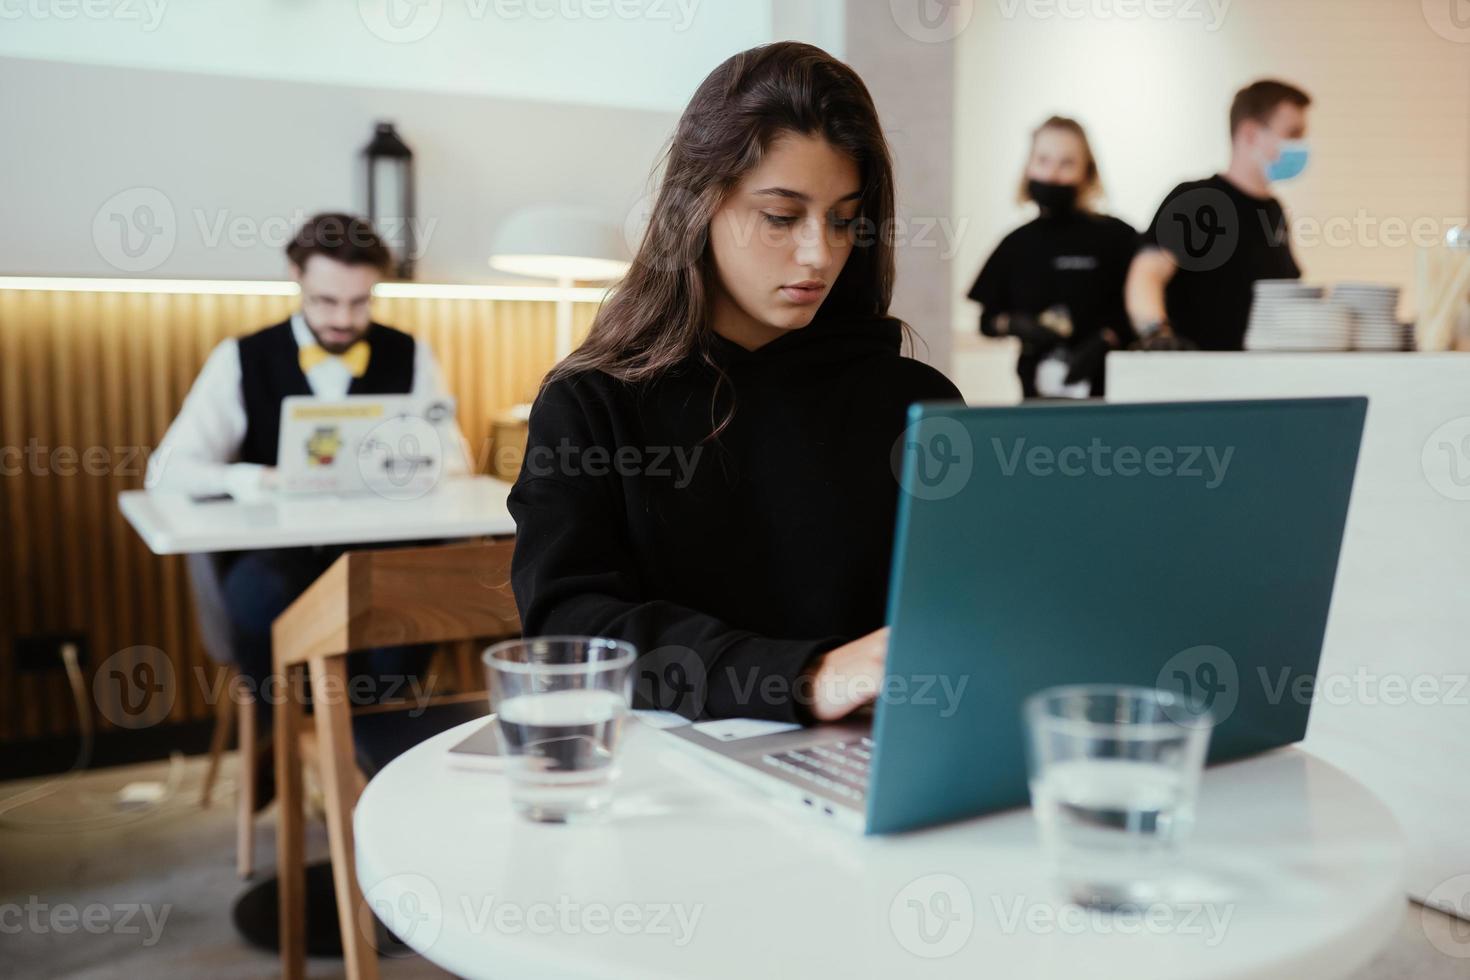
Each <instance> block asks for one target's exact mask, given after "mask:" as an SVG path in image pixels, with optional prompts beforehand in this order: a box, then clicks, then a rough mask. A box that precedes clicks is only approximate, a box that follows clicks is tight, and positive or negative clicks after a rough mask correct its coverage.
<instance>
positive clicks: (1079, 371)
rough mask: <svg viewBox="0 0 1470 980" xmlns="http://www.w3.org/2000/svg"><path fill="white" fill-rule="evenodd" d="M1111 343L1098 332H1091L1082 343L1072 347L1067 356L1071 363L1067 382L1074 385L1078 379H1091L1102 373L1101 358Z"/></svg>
mask: <svg viewBox="0 0 1470 980" xmlns="http://www.w3.org/2000/svg"><path fill="white" fill-rule="evenodd" d="M1112 349H1113V345H1112V344H1110V343H1108V339H1107V338H1106V337H1105V336H1103V335H1102V334H1100V333H1097V334H1093V335H1092V336H1091V337H1088V338H1087V339H1086V340H1084V341H1082V343H1080V344H1078V345H1077V346H1076V347H1074V348H1072V352H1071V354H1070V356H1069V357H1068V358H1067V360H1068V362H1069V364H1070V365H1071V366H1070V368H1069V370H1068V371H1067V384H1069V385H1074V384H1076V383H1077V382H1079V381H1091V380H1092V379H1093V378H1095V377H1097V376H1098V375H1099V374H1101V373H1102V364H1103V358H1104V357H1106V356H1107V354H1108V351H1110V350H1112Z"/></svg>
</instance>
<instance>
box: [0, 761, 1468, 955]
mask: <svg viewBox="0 0 1470 980" xmlns="http://www.w3.org/2000/svg"><path fill="white" fill-rule="evenodd" d="M232 768H233V767H232V764H231V763H230V762H227V763H226V765H225V767H224V773H223V778H222V780H221V785H220V786H219V788H218V790H217V797H216V799H217V802H216V803H215V805H214V806H213V807H212V808H210V809H209V810H201V809H200V808H199V806H198V802H197V801H198V796H199V786H200V783H201V781H202V778H203V772H204V766H203V759H202V758H197V757H196V758H192V759H188V760H181V762H180V763H179V764H178V766H177V769H176V770H175V771H174V773H173V779H174V780H175V783H174V790H173V792H172V793H171V794H170V795H168V796H167V797H166V798H165V799H164V800H163V801H162V802H161V803H158V804H156V805H154V806H153V807H151V808H149V809H145V810H140V811H136V812H132V813H129V812H119V811H118V809H117V807H116V804H115V802H114V794H115V793H116V792H117V791H118V790H119V789H121V788H122V787H123V786H124V785H126V784H128V783H132V782H141V781H159V782H167V780H168V779H169V778H170V764H169V763H150V764H147V765H142V766H132V767H126V768H117V769H107V770H102V771H99V772H95V773H89V774H86V775H83V776H80V777H78V778H75V779H71V780H69V781H66V782H64V783H60V784H57V783H56V782H55V781H54V780H27V781H17V782H13V783H6V784H0V977H17V978H20V977H24V978H27V980H30V978H39V977H96V978H104V977H107V978H110V977H115V976H118V975H129V976H139V977H147V978H149V980H172V978H175V977H179V978H185V977H187V978H194V977H209V978H210V980H234V978H247V977H248V978H257V977H264V976H271V975H273V974H275V973H276V972H277V963H276V959H275V957H274V956H273V955H271V954H268V953H263V952H260V951H257V950H255V949H253V948H251V947H249V946H247V945H246V944H245V943H244V942H243V941H242V940H241V939H240V938H239V937H238V936H237V935H236V933H235V931H234V928H233V926H232V925H231V924H230V907H231V904H232V902H233V900H234V898H235V896H236V895H237V894H239V892H240V891H241V890H242V889H243V888H244V887H245V885H244V883H243V882H242V881H241V880H240V879H239V878H238V877H236V875H235V870H234V810H233V806H232V792H233V791H232V786H231V785H230V783H229V776H230V773H231V771H232ZM47 784H50V785H52V786H53V787H55V788H54V791H53V792H51V793H50V795H48V796H46V797H44V798H42V799H40V800H38V801H36V802H34V803H32V804H30V805H27V806H24V807H20V808H18V809H10V808H8V806H7V802H6V801H9V800H14V799H16V798H17V794H19V793H22V792H28V791H31V790H33V789H34V788H36V787H39V786H44V785H47ZM80 819H85V820H87V821H88V825H87V826H78V825H77V824H76V821H78V820H80ZM22 821H23V822H25V823H27V824H29V825H30V826H27V827H23V828H22V827H17V826H15V824H16V823H18V822H22ZM273 827H274V820H273V819H272V818H271V817H270V815H269V814H268V815H267V816H266V818H265V819H263V820H261V821H260V822H259V825H258V829H257V838H256V840H257V845H256V846H257V867H258V868H260V869H261V870H262V871H263V872H264V871H268V870H269V869H270V868H271V867H272V866H273V864H274V861H275V854H274V851H273V849H272V838H273ZM307 853H308V856H309V857H310V858H313V859H314V858H317V857H325V855H326V839H325V831H324V828H323V827H322V825H321V824H320V822H313V823H312V824H311V825H310V831H309V836H308V839H307ZM15 906H20V907H21V912H20V913H19V915H20V918H18V917H17V916H18V913H17V912H16V911H14V907H15ZM43 906H44V907H43ZM89 907H90V908H89ZM33 911H34V915H33ZM66 915H75V916H77V917H78V918H77V919H76V920H75V921H72V920H70V919H67V918H65V916H66ZM37 916H39V922H40V923H41V925H40V927H37V926H36V925H35V921H36V917H37ZM150 916H151V918H150ZM84 917H90V918H84ZM17 924H19V925H20V929H19V931H17V930H16V926H17ZM1467 931H1470V926H1467V925H1466V924H1465V923H1461V922H1459V920H1456V919H1452V918H1451V917H1449V916H1445V915H1442V914H1440V913H1438V912H1433V911H1429V910H1425V909H1422V908H1420V907H1419V906H1417V905H1414V904H1412V903H1409V902H1405V903H1404V916H1403V920H1402V922H1401V923H1400V926H1399V930H1398V933H1397V935H1396V936H1395V937H1394V939H1393V941H1392V942H1391V943H1390V944H1389V946H1388V947H1386V948H1385V949H1384V950H1383V951H1382V952H1381V953H1380V954H1379V955H1378V956H1377V958H1376V959H1375V960H1374V961H1373V962H1372V963H1370V964H1369V965H1368V966H1366V967H1365V968H1364V969H1362V970H1361V971H1360V972H1359V973H1357V974H1356V975H1355V976H1354V977H1353V978H1352V980H1380V978H1383V980H1389V978H1392V980H1400V978H1407V977H1413V978H1421V980H1440V978H1444V980H1450V978H1455V980H1465V978H1466V977H1470V959H1467V958H1456V957H1453V956H1450V955H1447V954H1446V953H1444V952H1441V949H1440V948H1437V947H1436V945H1435V943H1434V942H1432V941H1431V937H1433V938H1434V939H1437V940H1438V942H1439V947H1442V948H1443V949H1447V950H1454V951H1455V952H1459V953H1462V954H1470V941H1467V939H1466V935H1467ZM382 974H383V976H384V977H385V978H389V980H399V978H410V977H415V978H416V977H445V976H447V974H445V973H444V972H443V971H441V970H439V969H438V968H436V967H434V966H433V965H432V964H430V963H428V962H426V961H424V960H423V959H420V958H417V957H407V958H403V959H392V960H389V959H385V960H383V961H382ZM308 975H309V976H311V977H334V976H341V975H342V963H341V961H340V960H310V961H308Z"/></svg>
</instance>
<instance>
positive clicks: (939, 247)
mask: <svg viewBox="0 0 1470 980" xmlns="http://www.w3.org/2000/svg"><path fill="white" fill-rule="evenodd" d="M921 2H924V3H927V2H928V0H921ZM907 26H908V27H909V29H908V30H905V25H904V24H901V23H900V21H899V19H898V17H897V16H896V14H894V13H891V12H890V10H889V9H888V5H886V4H884V5H877V4H874V3H873V2H872V0H848V18H847V49H848V61H849V63H850V64H851V65H852V67H853V68H854V69H856V71H857V72H858V74H860V75H861V76H862V77H863V81H864V82H865V83H866V84H867V86H868V89H869V91H870V92H871V93H872V96H873V101H874V102H875V103H876V104H877V107H878V115H879V118H880V119H881V120H882V123H883V132H884V135H885V136H886V137H887V138H888V144H889V148H890V150H891V151H892V155H893V166H894V172H895V173H894V179H895V184H896V211H897V219H898V220H897V221H896V223H895V235H894V238H895V244H896V246H897V247H896V265H897V269H898V273H897V280H896V282H895V285H894V290H893V305H892V308H891V311H892V313H893V315H894V316H897V317H899V318H901V319H902V320H904V321H905V322H906V323H908V324H909V326H911V327H912V328H913V329H914V332H915V333H916V334H917V335H918V337H919V343H918V344H917V345H916V346H915V349H914V351H913V352H912V353H913V356H914V357H917V358H918V359H919V360H921V361H924V362H926V363H928V364H932V365H934V366H935V367H937V368H939V369H940V370H941V371H944V372H945V373H946V374H948V373H950V371H951V370H952V363H951V357H950V341H951V339H952V338H951V332H950V330H949V326H948V325H949V321H950V317H951V315H952V314H951V306H952V305H953V304H952V300H951V297H950V291H949V288H948V284H949V281H950V278H951V271H950V265H951V261H952V258H951V254H950V253H951V249H950V245H949V237H948V235H947V233H946V231H947V229H948V227H949V221H948V219H949V216H950V213H951V210H952V203H951V200H950V191H951V185H952V172H951V169H950V168H951V166H952V164H953V159H954V155H953V152H952V149H951V147H952V142H951V141H952V136H953V118H954V117H953V110H952V105H953V102H952V100H953V90H952V83H951V79H952V78H953V76H954V67H953V65H954V52H953V49H952V44H951V42H950V39H949V37H948V36H947V35H946V34H945V33H944V32H942V31H941V32H939V33H938V34H937V35H935V36H929V35H927V34H925V33H924V32H922V31H919V30H914V29H913V25H907Z"/></svg>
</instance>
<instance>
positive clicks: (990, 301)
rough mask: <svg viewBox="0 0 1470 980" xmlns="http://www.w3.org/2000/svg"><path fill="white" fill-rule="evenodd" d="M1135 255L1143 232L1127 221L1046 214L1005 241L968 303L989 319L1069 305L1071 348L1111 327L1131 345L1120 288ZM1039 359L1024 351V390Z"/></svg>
mask: <svg viewBox="0 0 1470 980" xmlns="http://www.w3.org/2000/svg"><path fill="white" fill-rule="evenodd" d="M1137 250H1138V232H1136V231H1135V230H1134V229H1133V227H1132V226H1131V225H1129V224H1128V223H1127V222H1125V221H1119V220H1118V219H1117V218H1113V217H1109V216H1108V215H1104V214H1091V213H1089V212H1085V211H1072V212H1067V213H1062V214H1049V213H1048V214H1043V215H1041V216H1040V217H1038V218H1036V219H1035V220H1033V221H1031V222H1029V223H1027V224H1024V225H1022V226H1021V227H1019V228H1017V229H1016V230H1015V231H1013V232H1011V233H1010V234H1009V235H1007V236H1006V237H1005V238H1003V239H1001V242H1000V244H999V245H997V246H996V248H995V251H994V252H993V253H992V254H991V256H990V258H989V259H987V260H986V262H985V266H984V268H982V269H981V270H980V275H979V276H978V277H977V278H976V279H975V284H974V285H973V286H971V287H970V292H969V298H970V299H972V300H975V301H976V302H978V303H979V304H980V305H981V306H982V307H984V315H985V316H986V317H992V316H998V315H1000V314H1002V313H1004V314H1009V315H1016V314H1025V315H1028V316H1037V315H1039V314H1041V313H1043V312H1045V311H1046V310H1048V309H1050V308H1051V307H1053V306H1065V307H1066V308H1067V311H1068V312H1069V313H1070V314H1071V318H1072V336H1071V337H1070V338H1068V340H1067V341H1066V346H1067V347H1068V348H1069V349H1075V348H1076V347H1078V346H1079V345H1081V344H1082V343H1084V342H1085V341H1088V340H1090V339H1091V338H1093V337H1095V336H1096V335H1097V334H1098V333H1100V332H1101V331H1102V330H1104V329H1106V328H1109V327H1111V328H1112V329H1113V331H1114V332H1115V333H1117V334H1118V336H1119V338H1120V339H1121V340H1123V341H1124V342H1126V341H1127V340H1128V339H1129V338H1130V337H1132V335H1133V330H1132V328H1131V327H1130V326H1129V322H1128V311H1127V308H1126V307H1125V306H1124V304H1123V284H1124V282H1125V281H1126V280H1127V278H1128V265H1129V263H1130V262H1132V261H1133V256H1134V253H1135V252H1137ZM1036 360H1037V358H1036V357H1034V356H1028V355H1027V354H1025V353H1024V352H1023V355H1022V358H1021V361H1020V363H1019V364H1018V365H1017V371H1018V373H1019V374H1020V375H1021V378H1022V381H1023V383H1026V382H1029V380H1030V378H1031V377H1032V376H1033V375H1034V374H1035V371H1036ZM1093 388H1094V391H1096V390H1097V388H1098V383H1097V380H1096V379H1095V381H1094V385H1093ZM1029 393H1030V392H1029V391H1028V394H1029Z"/></svg>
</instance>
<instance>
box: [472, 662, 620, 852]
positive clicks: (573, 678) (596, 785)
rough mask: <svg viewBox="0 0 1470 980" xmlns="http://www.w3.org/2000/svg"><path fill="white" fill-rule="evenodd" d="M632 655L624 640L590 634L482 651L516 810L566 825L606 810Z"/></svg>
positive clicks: (530, 817)
mask: <svg viewBox="0 0 1470 980" xmlns="http://www.w3.org/2000/svg"><path fill="white" fill-rule="evenodd" d="M636 657H637V651H635V650H634V649H633V646H632V645H631V644H629V643H625V642H623V641H621V640H606V639H601V638H598V637H591V636H545V637H536V638H532V639H520V640H507V641H505V642H504V643H497V644H495V645H494V646H492V647H490V648H489V649H488V650H486V651H485V654H484V661H485V668H486V671H487V673H488V674H489V681H490V707H491V708H492V709H493V710H494V712H495V715H496V719H497V721H498V723H499V725H500V740H501V744H502V746H503V750H504V752H505V772H506V775H507V776H508V777H509V778H510V799H511V804H512V805H513V806H514V807H515V808H516V810H517V812H519V813H521V814H522V815H523V816H525V817H527V818H528V819H531V820H536V821H542V822H546V823H566V822H567V821H569V820H575V819H578V818H582V817H588V816H593V815H595V814H597V813H598V812H599V811H601V810H603V809H604V808H605V807H606V806H607V804H608V803H609V801H610V800H611V799H612V786H613V779H614V778H615V777H616V775H617V767H616V761H617V751H618V743H619V741H620V740H621V738H622V732H623V721H624V719H625V718H626V717H627V715H628V711H629V704H630V699H631V697H632V678H633V672H632V666H633V661H634V659H635V658H636Z"/></svg>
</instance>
